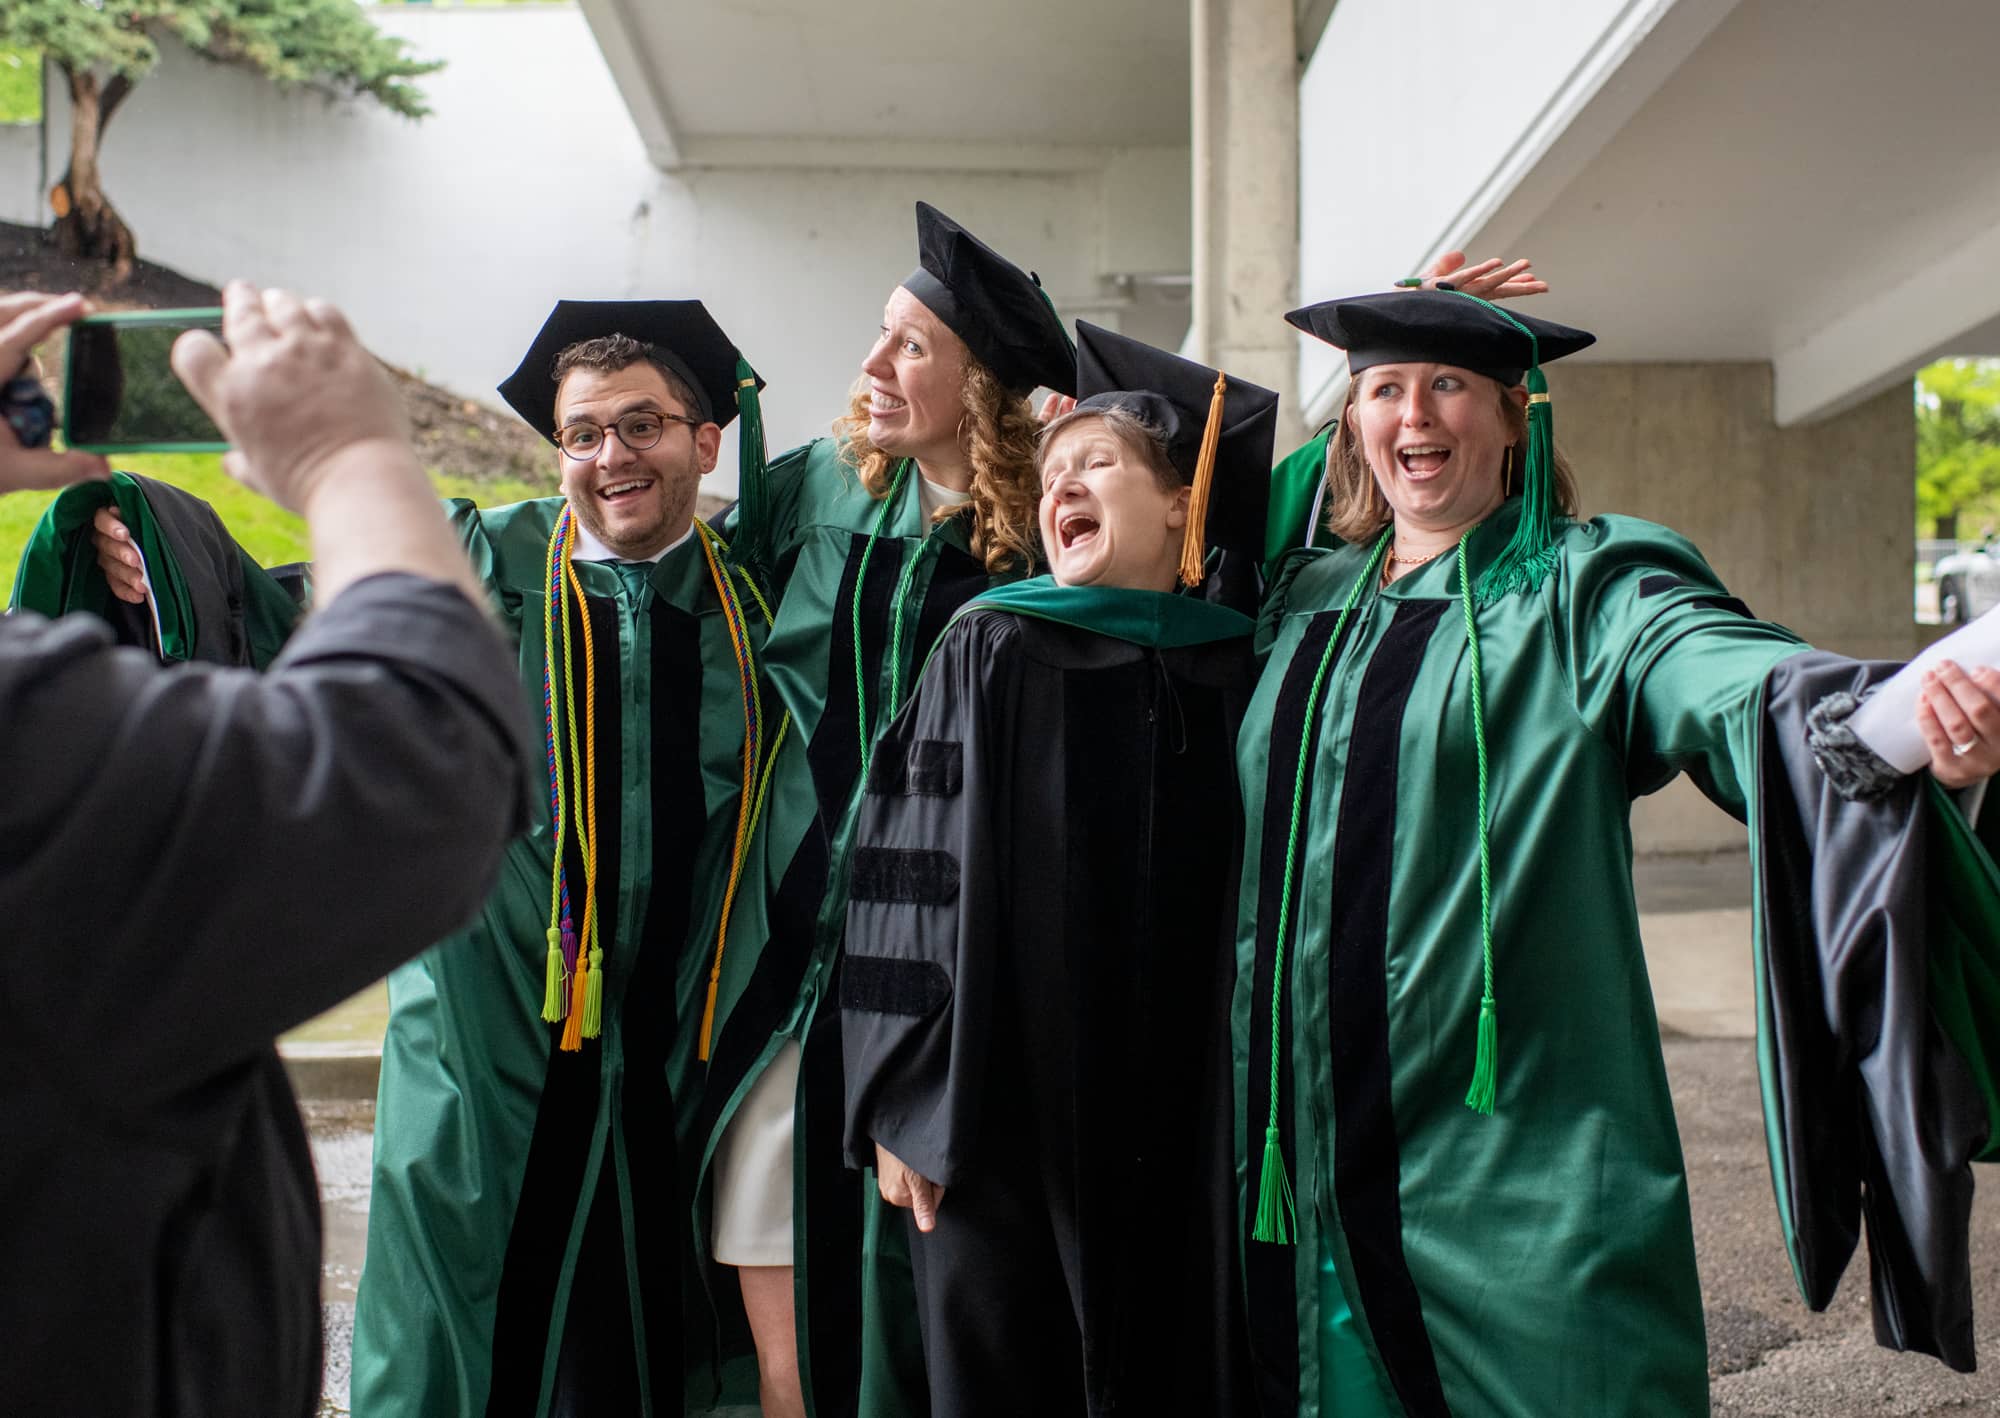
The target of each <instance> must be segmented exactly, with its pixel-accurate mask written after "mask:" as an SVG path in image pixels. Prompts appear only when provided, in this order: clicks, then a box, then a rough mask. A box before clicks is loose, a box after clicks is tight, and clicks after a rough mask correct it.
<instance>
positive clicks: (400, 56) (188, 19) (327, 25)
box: [0, 0, 441, 280]
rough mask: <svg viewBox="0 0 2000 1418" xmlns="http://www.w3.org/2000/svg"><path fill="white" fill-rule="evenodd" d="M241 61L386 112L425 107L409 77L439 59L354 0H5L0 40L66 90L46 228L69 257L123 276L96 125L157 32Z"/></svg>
mask: <svg viewBox="0 0 2000 1418" xmlns="http://www.w3.org/2000/svg"><path fill="white" fill-rule="evenodd" d="M167 38H173V39H177V40H179V41H180V42H181V43H183V44H185V45H187V46H188V48H190V49H192V50H194V51H195V52H196V53H197V54H200V55H203V56H204V57H206V58H209V59H212V60H216V61H218V62H220V63H225V64H235V65H240V66H242V67H243V68H246V69H250V70H252V71H254V72H256V73H259V74H262V75H264V76H265V77H267V78H269V79H271V80H272V81H273V82H275V83H277V84H280V85H284V86H300V87H305V88H310V89H315V90H318V91H320V92H323V93H327V94H331V95H335V96H339V97H360V96H363V95H365V96H367V97H369V98H372V99H374V100H376V101H377V102H379V103H381V104H382V105H383V106H384V107H386V108H388V109H390V110H391V111H392V112H395V113H400V114H403V115H404V116H405V117H409V118H421V117H423V116H424V115H425V114H426V113H428V112H429V109H427V108H426V107H425V106H424V102H423V96H422V95H421V94H420V93H419V92H418V90H417V88H416V86H415V85H414V84H412V83H411V82H410V81H411V80H412V79H415V78H417V77H419V76H421V75H424V74H428V73H431V72H432V71H434V70H436V69H438V68H440V67H441V65H439V64H437V63H426V62H423V61H419V60H415V59H412V58H410V57H409V55H408V54H407V53H406V52H405V49H404V44H403V41H402V40H400V39H393V38H390V37H389V36H387V35H384V34H382V33H381V32H379V31H378V30H377V29H376V28H375V26H374V25H373V24H372V23H371V22H370V21H369V19H368V17H367V15H366V14H364V13H363V12H362V10H361V7H360V6H359V5H357V4H356V3H355V0H4V3H0V44H11V45H20V46H23V47H28V48H33V49H38V50H40V51H41V52H42V53H43V54H45V55H46V56H47V58H48V60H49V62H50V63H52V64H54V65H55V66H56V68H57V69H58V70H59V71H60V72H61V74H62V76H63V79H64V81H65V82H66V83H67V85H68V87H69V100H70V141H69V167H68V170H67V171H65V172H64V173H63V176H62V181H61V182H60V183H59V184H58V185H57V186H56V189H55V191H54V192H53V193H52V194H51V200H52V201H53V203H54V205H55V212H56V219H55V223H54V225H53V226H51V227H50V229H49V230H50V235H51V236H52V238H53V239H54V240H55V242H56V243H57V245H58V246H60V247H61V249H62V250H63V251H64V252H65V253H67V254H68V255H70V256H75V257H82V258H86V259H90V260H95V261H101V262H103V263H105V264H106V265H108V266H109V267H110V268H111V271H112V278H113V279H114V280H123V279H124V278H125V276H127V275H129V274H130V273H131V269H132V262H133V261H134V259H135V258H136V256H137V246H136V243H135V242H134V240H133V237H132V231H131V228H129V227H128V226H126V225H125V222H124V221H123V219H121V218H120V217H119V215H118V213H117V211H116V210H115V209H114V208H113V207H112V205H111V203H110V201H109V200H108V199H107V198H106V197H105V195H104V180H103V174H102V171H101V169H100V166H99V160H98V159H99V154H100V153H101V152H102V150H103V145H104V134H105V130H106V129H107V128H108V127H109V126H110V124H111V120H112V118H113V117H114V116H116V114H117V112H118V110H119V108H120V107H121V106H122V105H123V104H124V102H125V100H126V99H127V98H129V97H130V96H131V93H132V89H133V87H134V86H135V85H137V84H138V82H139V81H140V80H141V79H142V78H144V77H145V76H146V73H147V71H148V70H150V69H151V68H152V67H153V65H154V64H155V63H157V62H158V60H159V57H160V51H159V44H160V41H161V40H163V39H167Z"/></svg>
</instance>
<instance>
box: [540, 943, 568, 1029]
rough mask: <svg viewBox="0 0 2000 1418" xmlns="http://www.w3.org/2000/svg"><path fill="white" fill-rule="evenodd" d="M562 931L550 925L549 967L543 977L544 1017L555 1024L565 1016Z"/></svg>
mask: <svg viewBox="0 0 2000 1418" xmlns="http://www.w3.org/2000/svg"><path fill="white" fill-rule="evenodd" d="M563 977H564V972H563V953H562V932H561V931H559V930H557V929H556V928H555V927H554V926H550V927H549V960H548V968H547V970H546V971H545V972H544V973H543V977H542V1018H543V1019H544V1020H546V1021H547V1022H548V1023H550V1024H554V1023H556V1022H557V1021H559V1020H560V1019H561V1018H562V1017H563Z"/></svg>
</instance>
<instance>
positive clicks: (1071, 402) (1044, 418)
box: [1035, 393, 1076, 426]
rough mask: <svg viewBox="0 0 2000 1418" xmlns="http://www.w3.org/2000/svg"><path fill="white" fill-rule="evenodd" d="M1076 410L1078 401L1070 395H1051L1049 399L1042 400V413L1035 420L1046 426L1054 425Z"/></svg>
mask: <svg viewBox="0 0 2000 1418" xmlns="http://www.w3.org/2000/svg"><path fill="white" fill-rule="evenodd" d="M1075 408H1076V400H1075V399H1073V398H1071V397H1070V396H1069V395H1067V394H1055V393H1051V394H1050V395H1049V397H1048V398H1046V399H1044V400H1042V408H1041V412H1040V413H1038V414H1036V415H1035V419H1036V421H1037V422H1039V423H1041V424H1043V425H1044V426H1046V425H1048V424H1052V423H1054V422H1055V421H1056V420H1057V419H1059V418H1061V417H1062V416H1063V415H1064V414H1066V413H1070V412H1072V411H1073V410H1074V409H1075Z"/></svg>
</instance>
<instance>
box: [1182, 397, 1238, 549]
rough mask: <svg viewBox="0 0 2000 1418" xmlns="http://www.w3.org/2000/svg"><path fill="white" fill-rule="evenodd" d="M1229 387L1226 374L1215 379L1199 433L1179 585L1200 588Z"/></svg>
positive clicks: (1189, 496)
mask: <svg viewBox="0 0 2000 1418" xmlns="http://www.w3.org/2000/svg"><path fill="white" fill-rule="evenodd" d="M1228 387H1229V379H1228V377H1227V376H1226V375H1223V374H1221V373H1217V374H1216V376H1215V397H1214V398H1213V399H1210V400H1209V401H1208V426H1207V427H1206V428H1204V429H1202V431H1201V452H1200V453H1199V454H1198V455H1197V456H1196V458H1195V460H1194V482H1193V483H1192V484H1190V491H1189V492H1188V514H1187V535H1186V536H1184V537H1183V538H1182V539H1181V584H1183V585H1186V586H1199V585H1200V584H1201V573H1202V567H1203V565H1204V563H1206V562H1207V560H1208V554H1207V553H1208V494H1209V488H1210V485H1211V484H1213V483H1214V481H1215V449H1216V445H1217V444H1219V443H1220V442H1221V441H1222V403H1223V394H1224V391H1225V390H1227V389H1228Z"/></svg>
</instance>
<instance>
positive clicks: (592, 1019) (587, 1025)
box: [583, 946, 604, 1039]
mask: <svg viewBox="0 0 2000 1418" xmlns="http://www.w3.org/2000/svg"><path fill="white" fill-rule="evenodd" d="M603 1032H604V951H603V950H602V949H601V948H600V947H598V946H592V947H591V948H590V981H589V983H588V984H586V985H585V986H584V991H583V1037H584V1038H586V1039H595V1038H596V1037H597V1036H598V1035H600V1034H602V1033H603Z"/></svg>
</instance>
